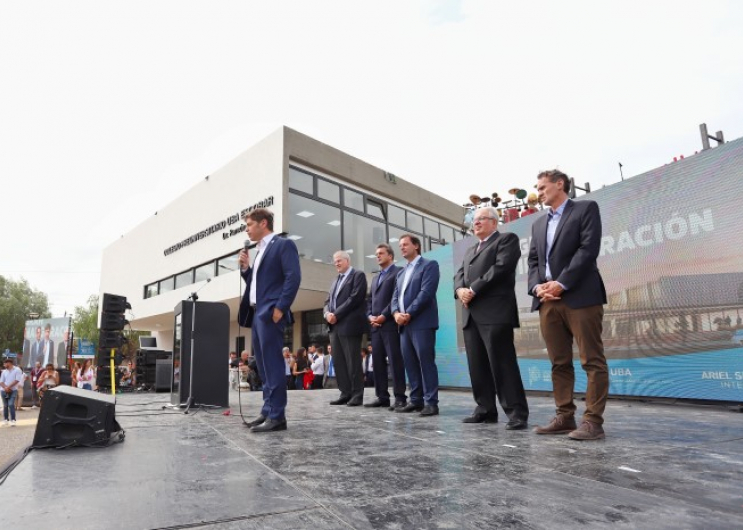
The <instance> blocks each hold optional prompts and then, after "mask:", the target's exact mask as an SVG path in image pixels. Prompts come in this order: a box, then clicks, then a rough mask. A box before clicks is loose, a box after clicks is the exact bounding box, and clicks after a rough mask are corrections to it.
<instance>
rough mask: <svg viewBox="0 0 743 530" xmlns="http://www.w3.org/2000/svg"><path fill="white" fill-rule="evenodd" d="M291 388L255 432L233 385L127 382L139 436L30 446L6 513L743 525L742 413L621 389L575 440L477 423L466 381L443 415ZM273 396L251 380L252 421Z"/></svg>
mask: <svg viewBox="0 0 743 530" xmlns="http://www.w3.org/2000/svg"><path fill="white" fill-rule="evenodd" d="M289 396H290V398H289V409H288V422H289V429H288V430H287V431H285V432H280V433H275V434H263V435H258V434H251V433H250V432H248V430H247V429H246V428H245V427H244V426H243V425H242V424H241V422H240V418H239V416H238V415H237V394H236V393H235V392H231V400H232V402H233V406H232V412H233V415H231V416H223V415H221V414H219V413H217V414H214V413H211V414H210V413H207V412H204V411H199V412H198V413H196V414H192V415H183V414H179V413H175V412H169V413H167V414H166V415H162V414H161V412H162V411H161V410H160V404H165V403H167V401H168V398H169V395H165V394H144V395H142V394H139V395H121V396H119V399H118V403H117V407H116V413H117V418H118V420H119V422H120V423H121V425H122V426H123V427H124V428H125V429H126V440H125V441H124V443H122V444H118V445H115V446H112V447H109V448H106V449H81V448H78V449H66V450H54V449H47V450H38V451H32V452H31V453H30V454H29V455H28V457H27V458H26V459H25V460H24V461H23V462H22V463H21V464H20V465H19V466H18V468H16V469H15V471H13V472H12V474H11V475H10V476H9V478H8V480H7V481H6V483H5V484H4V486H3V487H2V488H0V491H1V492H2V494H3V506H4V509H3V515H2V527H3V528H24V527H28V526H29V525H31V526H33V527H44V528H54V529H55V530H61V529H68V528H69V529H76V530H79V529H81V528H91V529H97V528H112V529H113V528H126V529H147V528H202V527H204V528H214V529H221V530H226V529H291V530H295V529H304V528H307V529H322V530H325V529H348V528H358V529H366V528H389V529H407V528H410V529H424V528H447V529H459V528H467V529H475V528H477V529H483V528H544V529H555V528H577V527H583V526H587V527H593V528H605V527H620V528H651V529H659V528H672V529H674V530H678V529H682V528H705V529H706V528H743V414H740V413H734V412H730V411H726V410H723V409H721V408H705V407H692V406H679V405H659V404H642V403H635V402H626V401H612V402H610V404H609V407H608V410H607V413H606V417H607V419H608V421H607V423H606V425H605V427H606V432H607V438H606V440H604V441H601V442H576V441H572V440H569V439H568V438H567V437H565V436H560V437H546V436H537V435H536V434H534V433H533V432H531V431H530V430H529V431H519V432H509V431H506V430H505V428H504V427H505V425H504V423H499V424H495V425H493V424H480V425H471V424H467V425H465V424H463V423H461V421H460V420H461V418H462V417H464V416H466V415H468V414H469V413H470V412H471V409H472V408H473V404H472V399H471V396H470V395H469V394H467V393H463V392H442V394H441V415H440V416H437V417H433V418H421V417H419V416H418V415H408V414H399V413H392V412H388V411H387V410H386V409H364V408H348V407H345V406H341V407H331V406H329V405H328V401H329V400H330V399H333V398H334V397H336V396H337V391H331V390H323V391H309V392H290V393H289ZM259 399H260V394H259V393H255V392H253V393H251V392H246V393H243V411H244V413H245V416H246V418H247V419H248V420H250V419H252V418H253V417H254V416H255V415H256V412H257V411H258V403H259ZM367 400H371V389H367ZM153 402H156V403H153ZM529 402H530V405H531V408H532V417H531V420H532V421H531V423H532V424H533V425H534V424H537V423H541V422H545V421H546V420H548V419H549V418H550V417H551V415H552V412H553V406H552V401H551V398H545V397H531V398H530V400H529ZM579 409H580V407H579ZM148 414H151V415H148ZM501 421H503V420H502V419H501Z"/></svg>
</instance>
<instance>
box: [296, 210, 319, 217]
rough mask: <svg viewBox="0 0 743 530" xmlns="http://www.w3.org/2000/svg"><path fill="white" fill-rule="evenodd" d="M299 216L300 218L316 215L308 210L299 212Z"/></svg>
mask: <svg viewBox="0 0 743 530" xmlns="http://www.w3.org/2000/svg"><path fill="white" fill-rule="evenodd" d="M297 215H298V216H299V217H312V216H313V215H315V214H314V213H312V212H308V211H307V210H302V211H301V212H297Z"/></svg>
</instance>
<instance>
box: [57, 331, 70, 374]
mask: <svg viewBox="0 0 743 530" xmlns="http://www.w3.org/2000/svg"><path fill="white" fill-rule="evenodd" d="M69 349H70V330H69V329H66V330H64V333H63V334H62V342H60V343H59V344H58V345H57V358H56V359H55V360H54V365H55V366H56V367H57V368H64V367H65V366H67V358H68V355H67V353H68V351H69Z"/></svg>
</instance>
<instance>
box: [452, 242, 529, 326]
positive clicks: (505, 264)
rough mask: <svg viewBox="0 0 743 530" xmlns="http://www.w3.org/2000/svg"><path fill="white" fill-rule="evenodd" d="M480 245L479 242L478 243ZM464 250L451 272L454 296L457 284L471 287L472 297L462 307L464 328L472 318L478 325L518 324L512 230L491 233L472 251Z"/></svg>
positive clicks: (517, 253)
mask: <svg viewBox="0 0 743 530" xmlns="http://www.w3.org/2000/svg"><path fill="white" fill-rule="evenodd" d="M478 244H479V243H478ZM477 246H478V245H474V246H472V247H470V248H468V249H467V251H466V252H465V253H464V259H463V260H462V266H461V267H459V270H458V271H457V273H456V274H455V275H454V296H455V297H456V296H457V295H456V292H457V289H459V288H460V287H465V288H470V289H472V290H473V291H474V292H475V297H474V298H473V299H472V302H471V303H470V304H469V307H464V306H463V307H462V317H463V318H462V321H463V323H464V327H465V328H466V327H467V326H468V325H469V323H470V318H472V319H473V320H474V321H475V322H477V323H478V324H506V325H511V326H513V327H515V328H517V327H519V313H518V307H517V305H516V291H515V287H516V265H517V264H518V262H519V259H520V258H521V246H520V244H519V238H518V236H517V235H516V234H512V233H508V232H507V233H500V232H495V233H493V234H492V235H491V236H490V238H489V239H488V240H487V241H486V242H485V243H484V244H483V246H482V248H481V249H480V252H477V253H475V251H476V250H477Z"/></svg>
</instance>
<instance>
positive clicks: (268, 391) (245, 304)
mask: <svg viewBox="0 0 743 530" xmlns="http://www.w3.org/2000/svg"><path fill="white" fill-rule="evenodd" d="M245 223H246V225H247V227H246V232H247V234H248V238H249V239H250V240H251V241H252V242H254V243H256V242H257V243H258V247H257V248H258V253H257V254H256V256H255V259H254V260H253V264H252V265H251V264H250V257H249V256H248V253H247V251H246V250H245V249H243V250H242V251H240V255H239V258H238V261H239V264H240V274H241V275H242V277H243V279H244V280H245V283H246V284H247V285H246V287H245V293H244V294H243V297H242V301H241V302H240V310H239V312H238V315H237V319H238V323H239V324H240V325H241V326H243V327H249V328H252V342H253V356H254V357H255V360H256V363H257V365H258V375H260V377H261V379H262V380H263V408H262V409H261V413H260V416H258V418H256V419H255V420H253V421H252V422H250V423H248V424H247V425H248V427H250V430H251V431H252V432H271V431H283V430H286V417H285V416H284V410H285V409H286V400H287V395H286V376H285V370H286V366H285V364H284V357H283V356H282V353H281V349H282V347H283V346H284V328H285V327H286V326H288V325H291V324H292V323H293V322H294V318H293V317H292V313H291V310H290V309H289V308H290V307H291V305H292V303H293V302H294V299H295V298H296V296H297V291H299V284H300V282H301V279H302V278H301V271H300V268H299V252H298V251H297V246H296V245H295V244H294V241H292V240H290V239H283V238H281V237H276V235H275V234H274V233H273V213H271V212H270V211H269V210H266V209H265V208H257V209H255V210H252V211H250V212H248V214H247V215H246V216H245Z"/></svg>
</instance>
